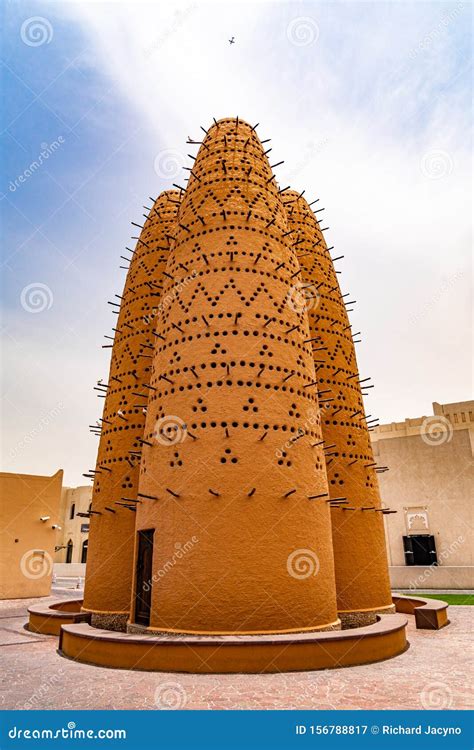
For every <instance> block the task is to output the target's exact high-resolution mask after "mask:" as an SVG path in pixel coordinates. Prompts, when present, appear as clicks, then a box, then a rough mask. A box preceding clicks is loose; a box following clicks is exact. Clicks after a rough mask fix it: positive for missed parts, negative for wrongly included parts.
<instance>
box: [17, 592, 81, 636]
mask: <svg viewBox="0 0 474 750" xmlns="http://www.w3.org/2000/svg"><path fill="white" fill-rule="evenodd" d="M81 607H82V599H72V600H71V599H66V600H64V601H58V602H51V603H50V604H33V605H32V606H31V607H28V614H29V620H28V630H31V631H32V632H33V633H42V634H43V635H59V634H60V632H61V626H62V625H69V624H71V623H75V622H88V621H89V615H88V614H87V613H85V612H81Z"/></svg>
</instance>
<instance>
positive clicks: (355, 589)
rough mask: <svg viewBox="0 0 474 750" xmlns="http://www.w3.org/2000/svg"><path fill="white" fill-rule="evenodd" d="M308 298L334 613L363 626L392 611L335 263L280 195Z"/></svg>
mask: <svg viewBox="0 0 474 750" xmlns="http://www.w3.org/2000/svg"><path fill="white" fill-rule="evenodd" d="M283 202H284V204H285V208H286V211H287V215H288V224H289V227H290V229H291V230H292V231H293V233H292V235H291V237H292V241H293V243H294V247H295V249H297V252H298V256H299V263H300V266H301V271H302V280H303V287H302V288H304V289H305V290H306V291H305V292H304V294H305V295H306V297H307V299H306V300H305V306H306V307H307V309H308V316H309V321H310V331H311V338H312V339H313V356H314V362H315V367H316V379H317V381H318V390H319V392H320V394H323V395H322V396H321V398H322V433H323V438H324V448H325V455H326V466H327V476H328V483H329V492H330V496H331V498H341V502H337V501H336V502H335V503H333V505H332V507H331V514H332V529H333V545H334V558H335V566H336V588H337V600H338V613H339V616H340V618H341V621H342V624H343V626H346V627H350V626H356V625H365V624H369V623H372V622H375V620H376V613H387V612H391V611H394V607H393V604H392V596H391V591H390V581H389V576H388V562H387V551H386V544H385V531H384V523H383V511H382V505H381V500H380V493H379V487H378V481H377V466H376V462H375V461H374V457H373V453H372V447H371V444H370V437H369V431H368V425H369V424H370V422H369V423H368V421H367V420H368V419H369V417H366V415H365V410H364V404H363V399H362V391H363V387H364V384H365V385H366V386H367V385H368V383H367V380H369V378H368V379H364V378H363V376H361V375H360V374H359V371H358V367H357V360H356V354H355V347H354V340H353V333H352V328H351V325H350V323H349V318H348V314H347V309H346V307H347V306H348V305H350V297H349V296H346V295H344V296H343V295H342V294H341V290H340V288H339V282H338V279H337V275H336V271H335V268H334V263H333V261H332V259H331V255H330V252H329V250H328V248H327V246H326V242H325V240H324V237H323V234H322V232H321V230H320V227H319V223H318V221H317V219H316V218H315V215H314V214H313V212H312V210H311V208H310V207H309V205H308V203H307V202H306V200H305V199H304V198H303V197H301V196H299V195H298V193H296V192H295V191H286V192H284V193H283Z"/></svg>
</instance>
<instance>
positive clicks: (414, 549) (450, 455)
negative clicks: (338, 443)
mask: <svg viewBox="0 0 474 750" xmlns="http://www.w3.org/2000/svg"><path fill="white" fill-rule="evenodd" d="M371 435H372V444H373V449H374V459H375V460H376V461H377V464H378V466H380V467H384V466H387V467H388V468H389V471H385V472H383V473H380V474H379V481H380V490H381V494H382V500H383V502H384V504H385V506H386V507H388V508H390V509H392V510H396V511H398V513H397V514H393V515H388V516H386V517H385V519H386V532H387V543H388V553H389V563H390V577H391V582H392V587H393V588H395V589H419V590H426V589H470V588H473V567H472V566H473V539H472V521H473V514H472V500H473V496H472V488H473V486H474V483H473V479H474V471H473V468H474V466H473V448H474V402H473V401H464V402H461V403H454V404H438V403H434V404H433V415H432V416H429V417H417V418H415V419H405V421H404V422H392V423H391V424H384V425H380V426H379V427H376V428H375V429H374V430H373V431H372V433H371Z"/></svg>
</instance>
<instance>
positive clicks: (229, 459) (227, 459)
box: [220, 448, 239, 464]
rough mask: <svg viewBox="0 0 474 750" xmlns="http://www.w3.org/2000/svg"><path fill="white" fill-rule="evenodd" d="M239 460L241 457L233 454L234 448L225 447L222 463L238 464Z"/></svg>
mask: <svg viewBox="0 0 474 750" xmlns="http://www.w3.org/2000/svg"><path fill="white" fill-rule="evenodd" d="M238 460H239V459H238V458H237V456H234V455H233V451H232V448H225V449H224V455H223V456H221V458H220V462H221V464H226V463H231V464H236V463H238Z"/></svg>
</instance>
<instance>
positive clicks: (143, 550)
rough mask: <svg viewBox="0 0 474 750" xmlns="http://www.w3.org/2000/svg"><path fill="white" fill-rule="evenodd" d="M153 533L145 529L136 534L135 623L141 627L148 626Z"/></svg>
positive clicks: (152, 530) (153, 531) (151, 530)
mask: <svg viewBox="0 0 474 750" xmlns="http://www.w3.org/2000/svg"><path fill="white" fill-rule="evenodd" d="M154 533H155V530H154V529H146V530H145V531H139V532H138V551H137V580H136V589H135V622H138V623H140V624H141V625H149V624H150V606H151V587H152V580H151V577H152V575H153V572H152V561H153V534H154Z"/></svg>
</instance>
